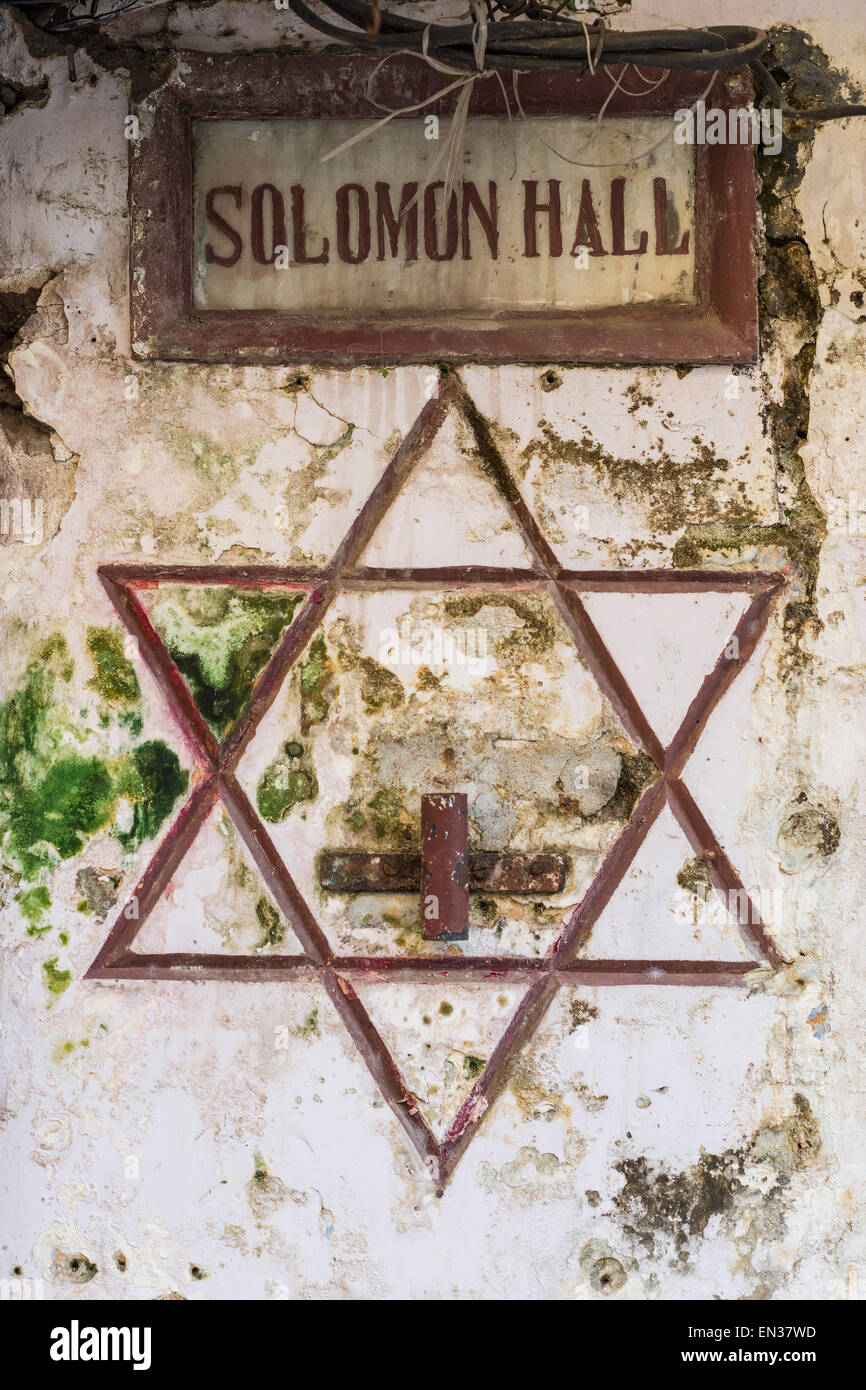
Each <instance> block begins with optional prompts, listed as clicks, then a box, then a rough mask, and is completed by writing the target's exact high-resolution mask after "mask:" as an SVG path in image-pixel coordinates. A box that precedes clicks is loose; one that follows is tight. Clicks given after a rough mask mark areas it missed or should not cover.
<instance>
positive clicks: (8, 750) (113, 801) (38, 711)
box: [0, 634, 189, 935]
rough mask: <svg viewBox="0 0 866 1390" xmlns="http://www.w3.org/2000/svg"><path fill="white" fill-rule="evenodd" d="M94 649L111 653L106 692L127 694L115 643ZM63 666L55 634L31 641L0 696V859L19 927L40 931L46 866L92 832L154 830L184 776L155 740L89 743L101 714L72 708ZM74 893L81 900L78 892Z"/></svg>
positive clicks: (67, 667)
mask: <svg viewBox="0 0 866 1390" xmlns="http://www.w3.org/2000/svg"><path fill="white" fill-rule="evenodd" d="M98 645H99V644H98ZM100 650H109V651H110V652H111V653H112V662H111V663H110V665H111V667H112V669H111V672H110V673H109V676H108V679H109V685H110V690H111V692H112V694H114V693H115V692H116V690H117V688H118V687H117V686H116V684H114V683H115V682H116V681H117V680H120V682H121V685H120V688H121V689H122V692H123V697H124V700H125V701H126V700H132V699H133V696H134V692H133V688H132V685H131V683H130V682H129V681H128V679H127V677H126V676H125V675H123V676H122V678H121V676H120V675H119V672H118V668H117V667H116V664H115V662H114V658H115V657H116V654H117V649H116V648H115V647H113V646H109V647H107V648H106V646H105V644H102V645H101V646H100ZM91 651H92V647H91ZM106 669H107V668H106V667H103V675H105V674H106ZM73 675H74V663H73V662H72V660H71V658H70V656H69V652H68V647H67V645H66V642H65V640H64V639H63V638H62V637H61V636H59V635H57V634H55V635H53V636H51V637H49V638H47V639H45V640H42V641H40V642H38V643H37V644H36V645H35V647H34V652H33V659H32V660H31V661H30V662H29V664H28V665H27V666H26V668H25V670H24V672H23V674H22V676H21V678H20V679H19V682H18V685H17V687H16V688H15V689H13V690H12V691H11V693H10V694H9V695H8V696H7V697H6V699H5V700H3V701H2V702H0V860H2V864H3V866H4V867H5V869H6V870H7V872H9V873H10V874H11V875H12V876H13V879H14V881H15V882H16V885H20V884H21V879H22V878H23V879H24V880H25V885H26V886H25V885H22V886H20V887H19V888H18V891H17V893H16V895H15V897H16V901H17V903H18V906H19V908H20V910H21V912H22V915H23V917H24V918H25V920H26V922H27V924H28V926H27V931H28V935H37V934H40V933H41V932H42V931H44V930H47V927H46V926H45V925H44V924H43V920H42V919H43V916H44V914H45V913H47V912H48V911H49V910H50V906H51V899H50V893H49V890H48V887H47V885H46V884H45V883H44V882H43V881H42V877H43V876H44V875H45V874H46V873H49V874H50V872H51V871H52V870H53V869H54V868H55V867H56V866H57V864H58V863H59V862H60V861H62V860H65V859H72V858H74V857H75V856H76V855H78V854H80V853H81V851H82V850H83V849H84V847H85V845H86V843H87V841H88V839H89V838H90V837H91V836H93V835H94V834H96V833H97V832H98V831H102V830H106V831H111V833H113V835H114V837H115V838H116V839H117V840H118V842H119V843H120V845H121V846H122V848H123V849H124V850H126V851H128V852H131V851H133V850H135V849H137V848H138V847H139V845H140V844H141V843H142V842H143V841H144V840H145V839H149V838H151V837H152V836H154V835H156V833H157V831H158V830H159V828H160V826H161V825H162V823H163V821H164V820H165V819H166V817H167V816H168V815H169V813H170V812H171V810H172V808H173V807H174V805H175V804H176V802H177V801H178V799H179V798H180V797H181V796H182V795H183V793H184V792H185V791H186V788H187V785H188V781H189V775H188V773H187V772H186V771H184V770H183V769H182V768H181V766H180V762H179V760H178V758H177V755H176V754H175V753H174V752H172V750H171V749H170V748H168V747H167V746H166V745H165V744H164V743H162V742H160V741H159V740H149V741H146V742H144V743H141V744H138V745H137V746H136V747H133V748H128V749H127V750H125V751H121V752H116V753H115V752H112V753H111V755H108V754H107V753H106V752H105V751H104V749H103V751H100V752H97V751H95V749H94V741H96V742H100V743H102V744H103V745H104V743H105V741H106V739H107V735H106V734H105V733H104V732H103V729H104V726H103V724H102V721H100V725H99V729H98V730H94V729H93V728H92V727H91V726H89V725H88V724H87V723H86V722H85V718H86V714H87V711H83V712H81V713H79V714H78V715H77V716H75V715H73V713H72V710H71V708H70V705H71V703H72V698H73V696H72V688H71V682H72V678H73ZM135 699H136V700H137V682H136V689H135ZM125 732H126V734H127V736H128V735H129V733H130V732H131V731H130V730H129V728H128V726H127V728H126V729H125ZM112 741H114V740H112ZM121 806H123V807H124V808H125V809H124V814H123V816H121V814H120V812H121ZM94 872H95V871H94ZM28 880H29V881H30V883H29V885H27V881H28ZM33 880H38V881H37V882H35V883H34V882H33ZM117 881H118V882H119V881H120V880H119V877H118V879H117ZM87 886H88V887H90V886H92V885H91V884H90V881H89V880H88V883H87ZM79 891H82V890H81V887H80V886H79ZM84 901H85V903H86V906H87V907H90V903H89V902H88V901H87V893H86V892H85V897H84Z"/></svg>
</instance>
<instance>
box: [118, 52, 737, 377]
mask: <svg viewBox="0 0 866 1390" xmlns="http://www.w3.org/2000/svg"><path fill="white" fill-rule="evenodd" d="M186 57H187V59H188V61H186V60H185V62H184V64H183V67H182V70H181V75H180V76H179V77H178V78H177V79H176V81H175V82H174V83H172V84H170V85H169V86H168V87H167V88H164V89H162V90H161V91H160V92H159V93H157V95H156V96H155V97H154V98H152V99H151V101H152V110H151V111H147V112H145V113H143V114H144V117H145V118H144V119H143V120H142V121H141V135H140V138H139V140H138V141H134V142H132V178H131V186H132V197H133V209H132V211H133V217H132V271H133V276H132V297H133V330H134V344H133V347H134V352H135V353H136V355H137V356H140V357H163V358H170V359H193V360H205V361H220V360H232V359H241V360H244V361H273V362H293V361H307V362H308V361H324V362H334V363H341V362H342V363H353V362H371V363H376V362H382V363H387V362H398V361H425V362H430V361H486V362H495V361H499V362H502V361H539V362H544V361H568V360H575V361H601V362H617V361H621V362H627V361H636V362H647V361H657V362H670V361H673V362H682V361H685V362H689V361H694V362H700V361H721V362H735V361H749V360H753V358H754V356H755V352H756V310H755V259H754V248H753V236H754V215H755V213H754V209H755V201H754V188H753V168H752V160H753V154H752V150H751V148H750V147H749V146H748V145H740V144H716V145H699V144H688V143H680V141H679V140H677V139H675V138H674V137H675V131H676V122H675V119H674V116H675V112H676V111H678V110H682V109H683V108H685V107H687V106H689V105H691V104H692V103H693V102H694V101H695V100H696V99H697V98H699V97H700V95H701V93H702V92H704V91H705V89H706V86H707V81H706V74H699V75H697V76H696V75H695V74H671V75H670V76H669V78H668V79H667V81H666V82H664V83H662V84H661V85H660V86H659V87H658V88H657V89H656V90H655V91H654V92H652V93H649V94H648V95H646V96H643V97H641V98H636V97H634V96H624V95H620V94H617V96H616V97H615V98H614V99H613V100H611V101H610V102H609V103H608V106H607V108H606V111H605V114H604V118H603V120H602V121H601V122H600V123H599V122H598V121H597V119H596V115H597V112H598V110H599V109H600V108H601V106H602V104H603V102H604V101H605V99H606V98H607V97H608V96H609V93H610V90H611V82H610V79H609V78H608V77H607V76H605V77H603V78H602V77H601V76H600V75H596V76H595V77H592V78H590V77H584V78H582V79H580V80H578V78H577V77H576V76H575V75H574V73H533V74H531V75H523V76H521V77H520V78H519V79H518V83H519V86H518V92H519V96H520V104H519V107H518V106H517V105H516V104H515V102H514V101H513V100H512V101H509V102H508V105H507V106H506V101H505V95H504V93H503V90H502V88H501V87H500V86H499V83H498V82H497V81H496V80H495V79H490V78H484V79H481V80H479V81H477V82H476V83H475V86H474V90H473V93H472V101H471V105H470V114H469V118H468V121H467V123H466V129H465V135H464V138H463V140H462V142H461V146H460V150H459V157H458V159H457V160H456V162H455V165H454V167H453V170H452V174H451V183H450V186H449V187H448V188H447V189H446V173H445V163H446V158H447V144H448V136H449V132H450V129H451V120H452V115H451V112H452V111H453V105H454V98H453V97H451V98H444V97H443V98H440V99H438V100H437V101H435V102H432V103H430V104H428V105H423V106H422V107H421V109H420V110H416V111H414V112H412V113H410V114H406V115H400V116H398V117H396V118H395V119H393V120H391V121H389V122H387V123H386V124H380V125H378V127H376V128H373V127H375V126H376V122H377V121H380V120H381V116H382V109H381V107H382V106H385V107H387V108H389V109H396V108H399V109H401V110H402V109H404V108H406V107H413V106H418V104H419V103H421V102H423V101H424V100H425V98H426V97H428V96H431V95H433V94H435V93H436V92H437V91H438V90H439V89H441V87H442V86H443V84H444V83H445V82H446V81H447V79H445V78H443V76H442V75H441V74H439V73H435V72H431V71H430V69H428V68H427V67H426V66H425V65H423V64H422V63H420V62H418V61H417V60H413V59H411V58H409V59H407V58H404V57H400V58H395V59H393V60H391V61H390V62H389V63H387V64H386V65H384V66H383V67H379V68H378V70H377V71H374V69H375V68H376V65H375V64H374V63H371V62H370V61H368V60H366V59H363V58H357V57H338V58H332V57H327V58H326V57H298V58H293V59H292V58H290V59H286V60H280V61H277V60H274V59H271V58H267V57H264V58H260V57H232V58H212V57H207V56H205V55H201V54H189V55H186ZM371 83H372V86H373V90H372V91H371ZM717 85H718V86H719V88H720V91H719V93H718V94H714V96H713V102H714V104H715V105H717V106H722V105H723V104H724V105H725V109H726V108H727V106H731V105H733V104H734V103H736V102H738V101H739V102H744V101H746V100H747V99H748V89H747V85H746V80H745V79H741V78H739V77H735V78H733V79H731V78H728V79H727V82H725V80H724V79H723V78H722V77H721V76H720V77H719V78H718V79H717ZM506 90H507V89H506ZM662 94H663V95H662ZM371 95H372V96H373V97H375V101H376V102H377V103H379V105H378V106H377V105H376V104H374V103H373V101H371V100H370V96H371ZM361 132H366V133H365V134H364V135H363V138H361V139H355V138H354V137H356V136H357V135H358V134H359V133H361ZM446 194H447V201H446Z"/></svg>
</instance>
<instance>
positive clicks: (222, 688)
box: [149, 584, 304, 738]
mask: <svg viewBox="0 0 866 1390" xmlns="http://www.w3.org/2000/svg"><path fill="white" fill-rule="evenodd" d="M303 599H304V595H303V594H302V593H297V592H291V591H283V592H270V591H267V590H264V591H261V590H256V591H251V590H244V589H235V588H231V587H229V586H228V585H221V584H220V585H194V586H184V585H163V586H161V587H160V589H159V591H158V592H157V593H156V595H155V597H154V598H152V600H151V603H150V605H149V607H150V617H151V621H152V622H153V624H154V627H155V628H156V630H157V632H158V633H159V635H160V637H161V638H162V640H163V642H164V643H165V646H166V650H167V651H168V654H169V656H170V657H171V659H172V661H173V662H174V663H175V665H176V666H177V668H178V670H179V671H180V673H181V675H182V676H183V677H184V679H185V681H186V683H187V685H188V686H189V690H190V693H191V695H192V697H193V699H194V700H195V703H196V705H197V707H198V709H199V710H200V712H201V714H202V716H203V717H204V719H205V720H206V722H207V724H208V725H209V727H210V729H211V731H212V732H213V733H214V734H215V735H216V736H217V737H218V738H223V737H224V736H225V735H226V733H227V732H228V731H229V729H230V728H231V727H232V725H233V724H234V723H235V722H236V720H237V719H238V718H239V717H240V715H241V714H243V712H244V710H245V709H246V707H247V705H248V704H249V701H250V697H251V695H252V692H253V686H254V685H255V682H256V680H257V678H258V677H259V675H260V674H261V672H262V670H263V668H264V666H265V665H266V664H267V662H268V660H269V659H270V657H271V655H272V654H273V652H274V650H275V649H276V647H277V645H278V643H279V640H280V638H281V637H282V635H283V632H284V631H285V630H286V628H287V627H288V626H289V625H290V624H291V622H292V619H293V617H294V615H295V613H296V611H297V609H298V607H299V606H300V604H301V603H302V602H303Z"/></svg>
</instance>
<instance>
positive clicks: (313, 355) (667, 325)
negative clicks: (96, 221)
mask: <svg viewBox="0 0 866 1390" xmlns="http://www.w3.org/2000/svg"><path fill="white" fill-rule="evenodd" d="M179 58H180V62H179V65H178V69H177V71H176V74H175V76H174V78H173V79H172V80H171V81H170V82H169V83H168V84H167V85H166V86H164V87H162V88H160V89H159V91H158V92H157V93H156V94H155V95H154V96H152V97H151V98H149V100H148V102H147V104H146V106H145V107H144V108H143V109H142V111H141V112H140V117H141V126H142V134H141V137H140V139H138V140H137V141H131V142H130V205H131V243H130V275H131V279H130V299H131V312H132V351H133V355H134V356H135V357H138V358H163V359H168V360H176V361H194V362H222V361H231V360H233V359H240V360H243V361H244V362H272V363H291V362H309V363H314V362H316V363H328V364H332V365H354V364H358V363H369V364H376V363H382V364H389V363H408V362H452V363H457V362H481V363H491V364H492V363H501V362H603V363H629V362H633V363H641V362H659V363H663V362H669V363H670V362H673V363H678V362H694V363H700V362H730V363H745V362H753V361H755V360H756V358H757V351H758V331H757V302H756V275H757V269H756V257H755V224H756V201H755V185H754V157H753V151H752V149H751V147H750V146H747V145H715V146H707V145H704V146H698V147H696V149H695V157H696V182H697V187H696V198H695V236H696V253H695V254H696V273H697V288H698V303H697V304H696V305H694V306H682V305H667V306H666V305H652V304H635V305H618V306H614V307H613V308H606V309H596V310H589V311H577V312H565V313H564V312H561V311H550V312H541V313H539V312H538V311H536V310H532V311H514V312H510V313H506V312H500V313H498V314H490V315H487V316H486V317H485V318H483V319H481V320H479V316H478V315H477V314H473V315H471V316H467V317H466V318H465V319H461V316H460V314H458V313H455V312H452V311H449V312H448V313H447V314H444V313H443V314H439V315H435V314H432V315H431V314H424V315H416V316H415V317H414V319H413V318H412V317H406V318H400V319H397V318H394V317H391V316H387V317H386V316H383V317H382V318H379V319H376V318H373V317H371V318H369V319H367V320H366V321H365V320H358V319H357V317H355V318H351V319H350V318H344V317H341V316H339V315H323V314H322V313H320V312H317V313H315V314H313V315H304V314H295V313H289V312H284V311H278V310H225V309H198V308H196V307H195V306H194V305H193V300H192V275H193V139H192V127H193V121H195V120H206V119H232V118H234V119H237V120H271V119H278V118H281V119H291V118H292V117H293V116H303V117H308V118H309V117H317V116H320V117H325V116H331V117H334V116H340V117H357V118H358V119H359V121H369V122H370V123H372V122H373V121H374V120H377V119H379V118H380V117H381V115H382V112H381V110H378V109H377V108H376V107H375V106H373V105H372V104H371V103H370V101H369V100H368V97H367V87H368V81H369V80H370V76H371V73H372V70H373V68H374V66H375V61H374V60H373V59H371V58H369V57H366V56H359V55H356V54H348V55H347V54H339V55H329V54H325V55H321V54H319V55H313V56H311V55H304V56H279V57H277V56H273V55H270V54H268V55H263V54H253V55H242V54H233V55H232V56H231V57H222V56H215V55H210V54H203V53H194V52H185V53H181V54H180V55H179ZM611 71H612V72H617V71H621V69H616V68H612V69H611ZM710 78H711V75H710V74H707V73H686V72H681V73H676V72H674V73H671V74H670V75H669V76H668V78H667V80H666V81H665V82H664V83H663V84H662V85H661V86H660V87H659V88H657V89H656V90H655V91H654V92H650V93H649V94H648V95H646V96H642V97H640V98H636V97H634V96H628V95H625V94H622V93H620V92H617V93H616V95H615V96H614V97H613V99H612V100H611V101H610V103H609V105H608V107H607V112H608V114H609V115H611V116H636V115H659V114H665V113H673V112H674V111H676V110H678V109H681V108H683V107H685V106H689V105H691V104H692V103H693V102H694V101H695V100H696V99H697V98H698V97H700V96H701V95H702V94H703V93H705V91H706V88H707V86H708V83H709V82H710ZM446 81H447V78H445V77H443V76H442V74H440V73H437V72H433V71H431V70H430V69H429V68H428V67H427V66H426V65H424V64H423V63H421V62H420V61H418V60H417V59H413V58H407V57H403V56H397V57H395V58H393V59H392V60H390V61H389V62H388V63H387V64H386V65H385V66H384V67H383V68H382V69H381V70H380V72H379V74H378V76H377V77H376V84H375V91H376V97H377V100H379V101H381V102H382V103H383V104H384V105H386V106H388V107H391V108H394V107H405V106H407V105H409V104H415V103H417V102H419V101H422V100H423V99H424V98H425V97H428V96H431V95H432V94H434V93H435V92H436V91H438V90H440V89H441V87H442V86H443V84H444V83H445V82H446ZM626 85H628V83H627V82H626ZM611 86H612V82H611V79H610V77H608V76H607V75H606V74H605V73H604V72H603V71H602V72H597V73H596V74H595V75H594V76H592V77H590V76H589V75H584V76H581V77H578V75H577V74H576V73H575V72H574V70H571V71H564V70H563V71H556V72H532V73H527V74H525V75H523V76H521V77H520V79H519V91H520V100H521V105H522V106H523V109H524V111H525V113H526V115H527V116H528V117H532V116H533V115H564V114H573V115H582V116H587V115H595V114H596V113H597V112H598V111H599V109H600V108H601V106H602V103H603V102H604V101H605V99H606V98H607V97H608V96H609V94H610V90H611ZM751 92H752V89H751V85H750V81H749V77H748V74H747V73H746V72H738V73H735V74H731V75H727V76H725V75H722V74H717V75H716V80H715V82H714V84H713V86H712V89H711V92H710V94H709V96H708V98H707V100H708V103H710V104H712V105H714V106H719V107H722V108H723V109H728V108H729V107H730V106H738V107H739V106H744V105H746V104H747V103H748V101H749V100H750V98H751ZM455 100H456V98H454V97H450V98H441V99H440V100H439V101H438V102H436V103H434V104H431V105H430V106H425V107H424V111H423V112H422V113H421V114H422V115H423V114H426V113H433V112H438V113H439V114H442V115H447V114H449V112H450V111H451V110H453V106H454V102H455ZM509 101H510V107H511V113H512V115H513V117H514V119H516V120H519V119H521V117H520V116H519V115H518V114H516V108H515V103H514V99H513V95H511V94H510V93H509ZM470 110H471V112H472V114H477V115H503V114H505V97H504V95H503V92H502V89H501V87H500V85H499V82H498V81H497V79H496V77H495V76H494V75H493V74H489V75H488V76H487V77H485V78H484V79H483V80H481V81H478V82H476V84H475V87H474V90H473V93H472V99H471V106H470ZM418 118H419V117H418V115H417V114H416V115H415V116H411V117H398V118H397V119H418ZM566 167H567V166H566Z"/></svg>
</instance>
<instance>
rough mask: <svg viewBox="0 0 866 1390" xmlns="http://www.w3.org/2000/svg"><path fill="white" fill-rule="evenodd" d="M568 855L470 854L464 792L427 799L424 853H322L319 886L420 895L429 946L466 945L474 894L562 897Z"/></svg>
mask: <svg viewBox="0 0 866 1390" xmlns="http://www.w3.org/2000/svg"><path fill="white" fill-rule="evenodd" d="M567 873H568V856H567V855H565V854H555V853H544V854H496V853H495V852H490V851H484V852H480V851H477V850H470V849H469V848H468V844H467V799H466V796H465V795H464V794H463V793H460V792H434V793H430V794H429V795H426V796H422V797H421V853H420V854H412V853H408V854H375V853H374V854H365V853H362V852H360V851H357V850H348V851H347V850H335V849H326V850H323V851H322V853H321V855H320V856H319V883H320V884H321V886H322V888H324V889H325V891H326V892H328V893H411V892H417V891H419V890H420V893H421V921H422V931H423V934H424V936H425V938H426V939H427V940H428V941H465V940H466V938H467V936H468V935H469V924H468V912H469V894H470V893H490V894H497V893H507V894H509V896H511V895H517V894H524V893H561V892H562V890H563V889H564V887H565V878H566V874H567Z"/></svg>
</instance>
